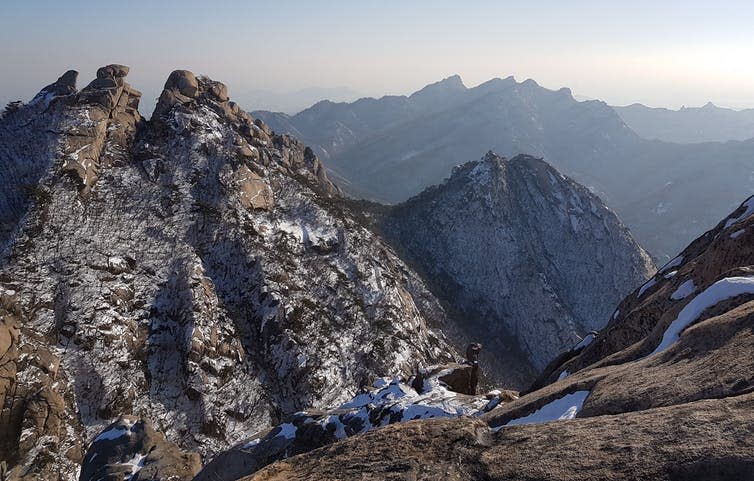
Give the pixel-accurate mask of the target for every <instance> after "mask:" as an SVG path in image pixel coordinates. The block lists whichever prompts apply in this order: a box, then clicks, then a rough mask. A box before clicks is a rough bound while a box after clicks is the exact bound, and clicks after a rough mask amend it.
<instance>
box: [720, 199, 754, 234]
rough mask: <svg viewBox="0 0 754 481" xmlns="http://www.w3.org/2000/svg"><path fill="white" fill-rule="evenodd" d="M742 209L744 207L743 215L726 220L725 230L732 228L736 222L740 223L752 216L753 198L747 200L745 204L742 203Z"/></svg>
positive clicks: (753, 208)
mask: <svg viewBox="0 0 754 481" xmlns="http://www.w3.org/2000/svg"><path fill="white" fill-rule="evenodd" d="M744 207H746V210H745V211H744V213H743V214H741V215H739V216H737V217H729V218H728V220H726V221H725V228H726V229H727V228H728V227H730V226H732V225H733V224H735V223H736V222H740V221H742V220H744V219H748V218H749V216H751V215H752V214H754V197H751V198H749V199H748V200H747V201H746V202H744Z"/></svg>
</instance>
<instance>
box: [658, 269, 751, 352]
mask: <svg viewBox="0 0 754 481" xmlns="http://www.w3.org/2000/svg"><path fill="white" fill-rule="evenodd" d="M742 294H754V277H728V278H725V279H720V280H719V281H717V282H715V283H714V284H712V285H711V286H709V287H708V288H707V289H705V290H704V291H703V292H702V293H701V294H699V295H697V296H696V297H695V298H694V299H692V300H691V302H689V303H688V304H686V306H685V307H684V308H683V309H682V310H681V312H679V313H678V317H676V318H675V320H674V321H673V322H671V323H670V325H669V326H668V328H667V329H666V330H665V333H664V334H663V336H662V341H660V345H659V346H657V347H656V348H655V350H654V351H652V353H651V354H649V356H652V355H654V354H657V353H660V352H662V351H664V350H665V349H667V348H668V347H670V346H671V345H673V344H674V343H675V342H676V341H677V340H678V339H679V338H680V337H681V331H683V330H684V329H685V328H686V327H688V326H689V325H690V324H692V323H693V322H695V321H696V320H697V319H698V318H699V316H700V315H701V314H702V312H704V311H705V310H706V309H708V308H710V307H712V306H714V305H716V304H718V303H719V302H721V301H724V300H726V299H730V298H731V297H736V296H740V295H742Z"/></svg>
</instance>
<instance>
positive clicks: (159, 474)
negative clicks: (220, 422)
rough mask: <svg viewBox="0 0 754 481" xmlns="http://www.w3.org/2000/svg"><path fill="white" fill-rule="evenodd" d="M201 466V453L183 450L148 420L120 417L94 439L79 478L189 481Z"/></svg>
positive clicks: (83, 479)
mask: <svg viewBox="0 0 754 481" xmlns="http://www.w3.org/2000/svg"><path fill="white" fill-rule="evenodd" d="M200 468H201V463H200V458H199V455H198V454H196V453H186V452H183V451H181V450H180V449H179V448H178V447H177V446H176V445H175V444H173V443H171V442H170V441H168V440H167V439H165V436H164V435H163V434H162V433H160V432H157V431H155V430H154V428H153V427H152V423H151V421H149V420H148V419H140V418H136V417H133V416H121V417H120V418H118V419H117V420H116V421H115V422H113V423H112V424H110V425H109V426H108V427H107V428H105V430H104V431H102V432H101V433H100V434H99V435H98V436H97V437H96V438H95V439H94V441H92V443H91V445H90V446H89V449H88V450H87V452H86V455H85V456H84V461H83V463H82V466H81V475H80V476H79V480H80V481H95V480H98V479H123V478H124V477H125V478H127V479H130V480H132V481H139V480H142V481H146V480H174V481H188V480H190V479H192V478H193V477H194V476H195V475H196V473H198V472H199V469H200Z"/></svg>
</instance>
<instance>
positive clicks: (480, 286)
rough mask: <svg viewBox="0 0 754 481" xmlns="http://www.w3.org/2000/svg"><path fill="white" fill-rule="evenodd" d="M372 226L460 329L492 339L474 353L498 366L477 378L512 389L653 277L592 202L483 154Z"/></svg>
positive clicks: (533, 168)
mask: <svg viewBox="0 0 754 481" xmlns="http://www.w3.org/2000/svg"><path fill="white" fill-rule="evenodd" d="M382 229H383V232H384V233H385V235H386V236H387V237H388V239H390V240H391V242H393V244H394V245H396V247H397V248H398V249H399V251H401V252H402V253H403V254H404V255H405V256H406V257H407V258H408V259H410V260H411V261H412V262H414V263H415V264H416V265H417V266H419V269H420V271H421V272H423V273H424V274H425V276H426V278H427V279H431V280H432V281H431V282H432V284H431V287H432V289H433V291H434V293H435V294H436V295H437V296H438V297H439V298H441V299H443V300H445V301H446V302H447V303H448V304H449V305H450V306H452V310H453V311H454V312H455V313H456V317H457V318H458V319H459V320H458V322H459V323H461V324H462V326H463V327H462V330H464V331H467V332H470V333H472V336H473V337H476V338H479V339H487V338H490V339H491V342H486V343H485V349H488V350H489V351H491V352H492V353H493V354H494V355H493V357H494V358H495V359H496V360H498V361H499V362H501V363H502V364H500V365H498V366H495V367H488V369H487V371H493V372H497V373H498V374H501V375H502V376H503V378H502V380H504V381H505V382H506V383H507V385H511V386H517V385H518V386H520V385H521V383H526V382H527V381H525V379H527V378H529V377H530V376H531V374H532V373H533V372H536V371H538V370H540V369H542V368H544V367H545V366H546V365H547V364H548V363H549V362H550V360H551V359H553V358H554V357H555V356H557V355H558V353H560V352H561V351H562V350H564V349H567V348H568V347H570V346H571V345H573V344H575V343H576V342H578V340H579V339H581V337H582V336H584V335H586V333H588V332H589V331H590V330H593V329H599V328H601V327H602V326H604V325H605V324H606V323H607V322H608V320H609V318H610V315H611V313H612V309H613V306H614V304H615V303H616V302H617V301H618V300H619V299H621V297H622V296H624V295H625V294H626V293H627V292H629V291H630V290H631V289H632V288H633V287H634V286H635V285H637V284H639V283H642V282H644V280H645V279H646V278H647V277H648V276H649V275H650V274H651V273H652V272H653V271H654V266H653V264H652V261H651V259H650V258H649V256H648V255H647V253H646V252H645V251H644V250H643V249H641V247H639V246H638V244H636V242H635V241H634V240H633V238H632V237H631V235H630V233H629V232H628V230H627V229H626V228H625V226H623V225H622V224H621V223H620V221H619V220H618V219H617V217H616V216H615V214H613V213H612V212H611V211H610V210H609V209H607V208H606V207H605V205H604V204H603V203H602V202H601V201H600V199H599V198H597V197H596V196H595V195H593V194H592V193H591V192H589V190H588V189H586V188H584V187H583V186H581V185H579V184H577V183H576V182H574V181H572V180H571V179H569V178H567V177H565V176H563V175H562V174H560V173H559V172H558V171H557V170H555V169H554V168H553V167H552V166H550V165H549V164H547V163H546V162H544V161H543V160H542V159H537V158H535V157H532V156H526V155H519V156H516V157H514V158H512V159H510V160H506V159H504V158H503V157H501V156H499V155H497V154H496V153H494V152H492V151H490V152H487V154H485V155H484V156H483V157H482V159H481V160H480V161H476V162H469V163H466V164H463V165H460V166H458V167H456V168H455V169H454V170H453V173H452V174H451V176H450V177H449V178H448V179H446V180H445V181H444V182H443V183H442V184H440V185H439V186H436V187H432V188H429V189H427V190H425V191H424V192H423V193H421V194H419V195H418V196H416V197H414V198H412V199H409V200H408V201H406V202H405V203H402V204H398V205H396V206H395V207H394V208H393V209H391V211H390V212H389V213H388V215H387V216H386V218H385V220H384V225H383V227H382ZM585 284H588V285H593V286H594V287H595V289H599V291H600V295H599V296H594V295H593V294H592V293H587V292H585V290H584V289H583V286H584V285H585ZM522 360H523V362H522Z"/></svg>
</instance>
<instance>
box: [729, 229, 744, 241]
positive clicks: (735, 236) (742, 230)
mask: <svg viewBox="0 0 754 481" xmlns="http://www.w3.org/2000/svg"><path fill="white" fill-rule="evenodd" d="M744 232H746V229H740V230H737V231H736V232H734V233H732V234H731V235H730V238H731V239H738V238H739V237H741V236H742V235H743V234H744Z"/></svg>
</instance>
